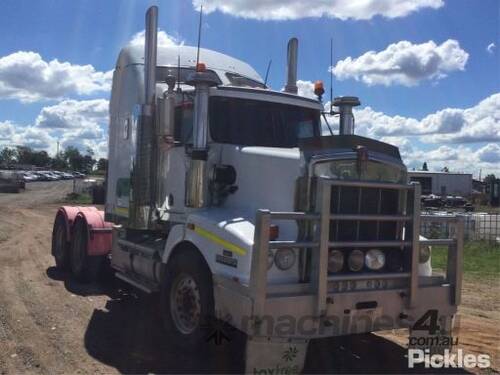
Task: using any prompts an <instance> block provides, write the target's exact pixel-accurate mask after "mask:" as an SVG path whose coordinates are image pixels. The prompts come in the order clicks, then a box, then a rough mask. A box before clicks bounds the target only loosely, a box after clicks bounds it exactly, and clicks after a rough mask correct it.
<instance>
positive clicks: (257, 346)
mask: <svg viewBox="0 0 500 375" xmlns="http://www.w3.org/2000/svg"><path fill="white" fill-rule="evenodd" d="M308 344H309V340H305V339H280V338H268V337H260V336H259V337H250V336H249V337H248V339H247V344H246V352H245V373H246V374H262V375H264V374H300V373H301V372H302V369H303V367H304V362H305V359H306V353H307V346H308Z"/></svg>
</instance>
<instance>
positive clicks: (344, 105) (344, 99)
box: [333, 96, 361, 135]
mask: <svg viewBox="0 0 500 375" xmlns="http://www.w3.org/2000/svg"><path fill="white" fill-rule="evenodd" d="M360 104H361V102H360V101H359V99H358V98H357V97H356V96H341V97H337V98H335V99H334V100H333V105H334V106H335V107H338V108H339V110H338V112H337V113H338V114H340V126H339V134H340V135H349V134H354V114H353V113H352V108H353V107H356V106H358V105H360Z"/></svg>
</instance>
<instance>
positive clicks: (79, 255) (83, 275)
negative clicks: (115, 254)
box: [70, 219, 104, 282]
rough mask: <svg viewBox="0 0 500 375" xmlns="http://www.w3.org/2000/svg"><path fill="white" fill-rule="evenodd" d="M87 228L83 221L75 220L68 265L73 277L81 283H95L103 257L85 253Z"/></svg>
mask: <svg viewBox="0 0 500 375" xmlns="http://www.w3.org/2000/svg"><path fill="white" fill-rule="evenodd" d="M88 236H89V233H88V227H87V223H86V221H85V220H83V219H77V220H76V222H75V225H74V227H73V240H72V242H71V252H70V264H71V272H72V274H73V276H74V277H75V278H76V279H77V280H78V281H81V282H95V281H97V280H98V279H99V276H100V273H101V272H100V271H101V268H102V264H103V262H104V257H103V256H90V255H88V252H87V242H88V238H89V237H88Z"/></svg>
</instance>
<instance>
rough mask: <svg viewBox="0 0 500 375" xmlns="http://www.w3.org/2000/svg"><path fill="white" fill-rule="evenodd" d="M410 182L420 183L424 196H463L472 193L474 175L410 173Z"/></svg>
mask: <svg viewBox="0 0 500 375" xmlns="http://www.w3.org/2000/svg"><path fill="white" fill-rule="evenodd" d="M408 175H409V178H410V181H416V182H420V185H421V186H422V194H436V195H461V196H464V197H466V196H468V195H470V194H471V193H472V174H469V173H448V172H428V171H409V172H408Z"/></svg>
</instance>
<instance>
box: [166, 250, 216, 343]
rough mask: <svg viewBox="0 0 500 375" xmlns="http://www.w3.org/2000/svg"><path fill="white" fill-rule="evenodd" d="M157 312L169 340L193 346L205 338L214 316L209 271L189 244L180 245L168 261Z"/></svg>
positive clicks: (202, 341)
mask: <svg viewBox="0 0 500 375" xmlns="http://www.w3.org/2000/svg"><path fill="white" fill-rule="evenodd" d="M160 298H161V303H160V304H161V313H162V319H163V324H164V327H165V329H166V331H167V332H168V334H169V335H170V337H172V341H173V342H175V344H176V345H179V346H180V347H182V348H186V349H188V348H191V349H192V348H195V347H198V346H200V345H201V344H203V343H205V342H206V341H207V338H208V336H209V334H210V333H211V332H210V324H211V323H213V317H214V295H213V287H212V275H211V272H210V269H209V268H208V266H207V264H206V262H205V260H204V259H203V257H202V256H201V255H200V253H199V252H198V251H197V250H195V249H193V248H189V247H187V248H183V249H182V250H181V251H180V252H179V253H177V254H176V255H175V256H174V258H172V259H171V260H170V261H169V264H168V266H167V268H166V270H165V274H164V276H163V278H162V285H161V292H160Z"/></svg>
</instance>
